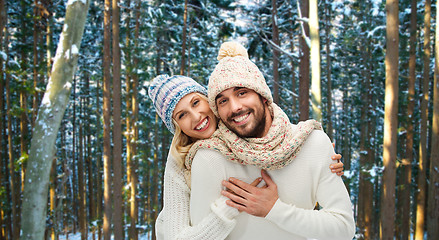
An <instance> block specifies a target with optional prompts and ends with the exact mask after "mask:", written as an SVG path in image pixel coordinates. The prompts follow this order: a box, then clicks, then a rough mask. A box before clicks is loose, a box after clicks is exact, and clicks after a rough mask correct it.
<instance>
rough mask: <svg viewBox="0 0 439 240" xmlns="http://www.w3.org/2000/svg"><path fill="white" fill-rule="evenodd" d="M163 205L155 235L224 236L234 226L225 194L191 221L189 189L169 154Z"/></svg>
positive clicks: (211, 237)
mask: <svg viewBox="0 0 439 240" xmlns="http://www.w3.org/2000/svg"><path fill="white" fill-rule="evenodd" d="M163 201H164V207H163V210H162V212H161V213H160V216H159V218H158V219H157V222H156V230H157V238H158V239H161V238H163V239H191V240H196V239H224V238H226V237H227V235H228V234H229V233H230V231H232V229H233V228H234V226H235V224H236V221H235V220H234V218H235V217H236V215H237V214H238V211H237V210H236V209H233V208H231V207H229V206H227V205H226V203H225V201H226V198H225V197H220V198H219V199H217V200H216V201H215V202H214V203H212V205H211V206H212V210H214V211H212V212H211V213H210V214H209V215H207V216H206V217H204V218H203V219H202V221H200V222H199V223H198V224H196V225H192V224H191V223H190V212H189V204H190V189H189V187H188V185H187V183H186V180H185V177H184V172H183V170H182V169H181V168H180V167H179V166H178V164H177V162H176V160H175V159H174V158H173V157H172V156H171V154H169V156H168V162H167V163H166V169H165V176H164V200H163Z"/></svg>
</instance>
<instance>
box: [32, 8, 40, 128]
mask: <svg viewBox="0 0 439 240" xmlns="http://www.w3.org/2000/svg"><path fill="white" fill-rule="evenodd" d="M37 4H38V2H37V0H34V27H33V66H32V70H33V86H34V89H35V92H34V96H33V99H32V109H33V111H32V122H31V126H32V127H33V126H34V123H35V119H36V117H37V109H38V102H39V101H38V91H36V89H37V87H38V69H37V66H38V49H37V45H38V42H39V34H38V32H39V31H41V30H40V29H39V27H38V19H41V18H40V17H39V15H40V14H39V11H38V6H37Z"/></svg>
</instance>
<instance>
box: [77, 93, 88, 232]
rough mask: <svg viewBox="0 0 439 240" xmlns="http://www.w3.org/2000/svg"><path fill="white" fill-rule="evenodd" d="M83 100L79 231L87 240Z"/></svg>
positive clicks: (80, 140) (80, 123)
mask: <svg viewBox="0 0 439 240" xmlns="http://www.w3.org/2000/svg"><path fill="white" fill-rule="evenodd" d="M83 101H84V100H83V98H82V97H81V98H80V99H79V116H80V120H79V147H78V163H77V168H78V203H79V231H80V232H81V240H85V239H87V220H86V217H87V214H86V212H85V205H86V200H85V199H86V198H85V183H84V175H85V171H84V129H83V127H82V126H83V125H84V124H85V121H84V114H83V111H84V107H83V105H84V104H83Z"/></svg>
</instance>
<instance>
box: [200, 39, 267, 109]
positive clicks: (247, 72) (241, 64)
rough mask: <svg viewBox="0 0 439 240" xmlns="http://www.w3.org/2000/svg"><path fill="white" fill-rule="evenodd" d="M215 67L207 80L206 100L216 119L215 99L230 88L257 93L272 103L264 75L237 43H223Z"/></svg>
mask: <svg viewBox="0 0 439 240" xmlns="http://www.w3.org/2000/svg"><path fill="white" fill-rule="evenodd" d="M217 59H218V61H219V63H218V65H216V67H215V69H214V70H213V72H212V74H211V75H210V78H209V86H208V99H209V105H210V108H211V109H212V111H213V112H214V113H215V115H216V116H217V117H218V109H217V107H216V102H215V98H216V96H218V94H220V93H221V92H223V91H224V90H227V89H229V88H232V87H245V88H249V89H252V90H253V91H255V92H257V93H259V94H260V95H261V96H262V97H263V98H265V99H266V100H267V101H268V104H269V105H270V104H271V103H273V97H272V95H271V91H270V88H269V87H268V85H267V83H266V82H265V78H264V75H263V74H262V73H261V71H259V68H258V67H257V66H256V65H255V64H254V63H253V62H252V61H250V59H249V58H248V53H247V50H246V49H245V48H244V47H243V46H242V45H241V44H239V43H237V42H225V43H223V44H222V45H221V48H220V50H219V52H218V57H217Z"/></svg>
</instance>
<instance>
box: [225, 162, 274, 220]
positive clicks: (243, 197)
mask: <svg viewBox="0 0 439 240" xmlns="http://www.w3.org/2000/svg"><path fill="white" fill-rule="evenodd" d="M261 175H262V179H263V180H264V181H265V183H266V184H265V186H263V187H256V185H257V184H256V185H254V183H255V182H253V184H248V183H245V182H243V181H241V180H238V179H236V178H230V179H229V181H223V186H225V187H226V188H227V189H228V191H222V192H221V194H222V195H224V196H226V197H228V198H229V199H230V200H228V201H227V202H226V203H227V205H229V206H231V207H234V208H236V209H238V210H239V211H243V212H246V213H248V214H250V215H253V216H257V217H265V216H267V214H268V213H269V212H270V210H271V208H272V207H273V205H274V204H275V203H276V201H277V199H278V198H279V195H278V193H277V185H276V184H275V183H274V182H273V180H272V179H271V177H270V176H269V175H268V174H267V172H265V171H264V170H261ZM255 181H256V180H255Z"/></svg>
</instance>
